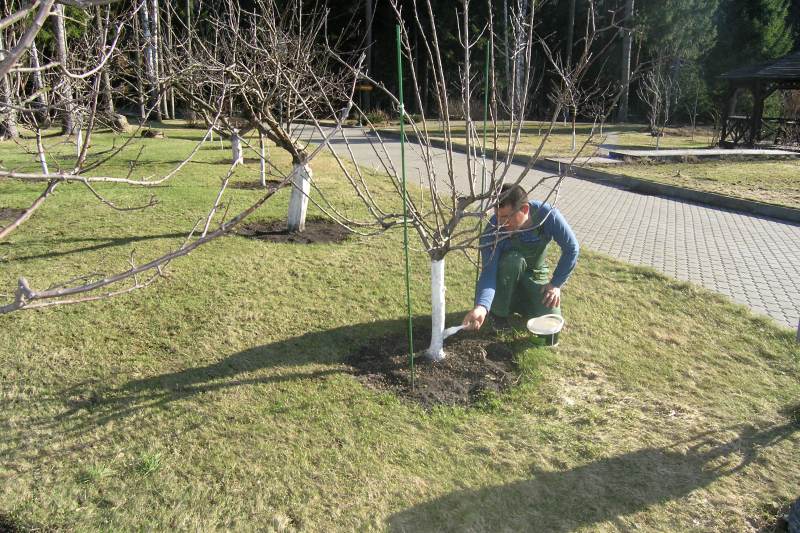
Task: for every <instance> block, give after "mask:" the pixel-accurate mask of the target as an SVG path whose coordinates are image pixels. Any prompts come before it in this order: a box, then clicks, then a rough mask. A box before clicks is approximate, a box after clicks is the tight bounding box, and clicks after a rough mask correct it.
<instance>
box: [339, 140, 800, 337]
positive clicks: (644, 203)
mask: <svg viewBox="0 0 800 533" xmlns="http://www.w3.org/2000/svg"><path fill="white" fill-rule="evenodd" d="M347 135H348V137H349V138H353V139H354V140H355V141H356V143H357V144H354V145H353V146H352V149H353V150H354V152H355V154H356V157H357V158H358V160H359V162H360V164H362V165H366V166H372V167H374V168H378V169H380V168H381V167H380V165H379V162H378V159H377V157H376V156H375V154H374V152H373V150H372V148H371V147H370V145H369V143H364V142H363V137H362V136H361V134H360V133H358V130H352V131H348V132H347ZM359 137H360V139H359ZM359 140H360V141H361V142H358V141H359ZM387 147H388V149H389V153H390V155H391V157H392V159H393V160H394V161H395V164H396V166H397V168H399V160H400V157H399V153H400V150H399V142H397V141H394V140H391V141H387ZM407 148H408V147H407ZM337 151H338V152H341V153H342V154H343V155H344V153H345V152H344V150H339V149H337ZM432 151H433V153H435V154H437V155H436V157H437V160H436V162H437V167H441V168H440V170H439V171H438V172H439V175H442V176H445V175H446V173H445V171H444V169H445V166H444V151H443V150H437V149H432ZM406 153H407V167H408V174H407V175H408V177H409V181H410V182H412V183H413V182H416V180H417V179H418V178H417V176H418V175H419V173H420V169H421V168H422V163H421V160H420V159H419V157H417V156H416V154H415V151H414V150H413V149H407V151H406ZM454 159H455V163H456V165H458V166H461V167H462V168H463V167H464V166H465V165H464V163H463V162H464V161H465V160H466V156H463V155H461V154H454ZM457 168H458V167H457ZM521 169H522V167H520V166H517V167H516V168H515V170H516V174H513V173H510V174H513V175H511V176H510V179H515V177H516V176H518V175H519V172H520V171H521ZM543 175H544V174H542V173H539V172H535V173H532V175H531V176H530V177H529V178H526V181H533V180H536V179H538V178H539V177H541V176H543ZM557 205H558V207H559V209H560V210H561V211H562V212H563V213H564V214H565V216H566V217H567V220H569V222H570V224H571V225H572V227H573V229H574V230H575V233H576V234H577V236H578V239H579V241H580V243H581V245H582V246H584V247H586V248H588V249H591V250H594V251H598V252H603V253H606V254H608V255H610V256H612V257H615V258H617V259H621V260H623V261H627V262H629V263H633V264H637V265H646V266H650V267H653V268H655V269H657V270H659V271H660V272H663V273H665V274H667V275H669V276H674V277H675V278H678V279H681V280H686V281H690V282H692V283H696V284H698V285H702V286H704V287H706V288H708V289H711V290H713V291H716V292H718V293H721V294H724V295H726V296H729V297H730V298H732V299H733V300H734V301H736V302H739V303H742V304H745V305H747V306H749V307H750V308H751V309H752V310H753V311H755V312H756V313H760V314H764V315H768V316H770V317H772V318H773V319H774V320H775V321H777V322H778V323H780V324H782V325H784V326H788V327H792V328H796V327H797V324H798V321H799V320H800V225H798V224H792V223H786V222H781V221H777V220H771V219H765V218H760V217H755V216H751V215H747V214H742V213H736V212H731V211H726V210H724V209H718V208H714V207H707V206H704V205H698V204H693V203H690V202H685V201H680V200H673V199H669V198H661V197H655V196H646V195H642V194H637V193H633V192H629V191H625V190H621V189H617V188H614V187H611V186H606V185H601V184H598V183H592V182H589V181H583V180H578V179H571V178H570V179H567V180H565V182H564V184H563V186H562V189H561V193H560V198H559V201H558V204H557Z"/></svg>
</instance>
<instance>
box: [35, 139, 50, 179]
mask: <svg viewBox="0 0 800 533" xmlns="http://www.w3.org/2000/svg"><path fill="white" fill-rule="evenodd" d="M36 152H37V155H38V157H39V165H40V166H41V167H42V173H43V174H50V169H49V168H47V156H45V154H44V144H43V143H42V130H41V129H40V128H36Z"/></svg>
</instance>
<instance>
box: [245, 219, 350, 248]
mask: <svg viewBox="0 0 800 533" xmlns="http://www.w3.org/2000/svg"><path fill="white" fill-rule="evenodd" d="M236 233H237V234H238V235H241V236H243V237H248V238H251V239H257V240H259V241H269V242H279V243H292V244H331V243H333V244H337V243H341V242H343V241H345V240H346V239H347V237H349V236H350V232H349V231H347V230H346V229H345V228H343V227H342V226H340V225H339V224H336V223H335V222H331V221H330V220H324V219H307V220H306V229H305V230H303V231H302V232H290V231H289V230H288V229H287V228H286V221H285V220H265V221H255V222H250V223H248V224H243V225H242V226H240V227H239V229H238V230H237V232H236Z"/></svg>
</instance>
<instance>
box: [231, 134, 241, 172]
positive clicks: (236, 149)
mask: <svg viewBox="0 0 800 533" xmlns="http://www.w3.org/2000/svg"><path fill="white" fill-rule="evenodd" d="M231 151H233V160H232V161H231V164H232V165H241V164H242V163H244V152H243V151H242V138H241V137H240V136H239V130H237V129H234V130H233V133H232V134H231Z"/></svg>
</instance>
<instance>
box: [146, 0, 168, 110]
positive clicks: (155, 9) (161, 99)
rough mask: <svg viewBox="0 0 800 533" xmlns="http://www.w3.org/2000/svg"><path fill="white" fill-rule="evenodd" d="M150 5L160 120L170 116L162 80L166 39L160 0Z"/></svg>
mask: <svg viewBox="0 0 800 533" xmlns="http://www.w3.org/2000/svg"><path fill="white" fill-rule="evenodd" d="M150 6H151V9H150V35H151V36H152V39H153V50H154V66H155V72H156V90H157V91H158V105H159V111H160V112H161V117H160V118H159V120H163V119H165V118H170V117H169V109H168V107H167V98H166V95H164V94H162V93H161V89H162V85H161V80H162V79H163V77H164V65H163V61H164V39H163V38H162V34H161V9H160V7H159V4H158V0H151V2H150Z"/></svg>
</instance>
